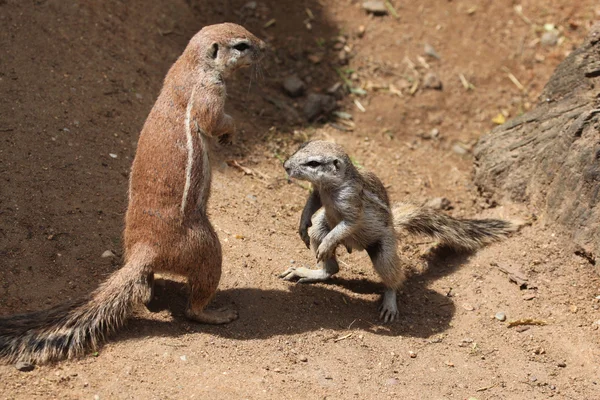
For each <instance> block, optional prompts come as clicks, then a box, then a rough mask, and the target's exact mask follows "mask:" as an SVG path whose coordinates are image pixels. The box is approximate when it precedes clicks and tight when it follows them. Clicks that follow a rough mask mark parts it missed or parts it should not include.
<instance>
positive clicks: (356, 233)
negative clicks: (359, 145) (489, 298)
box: [280, 141, 517, 322]
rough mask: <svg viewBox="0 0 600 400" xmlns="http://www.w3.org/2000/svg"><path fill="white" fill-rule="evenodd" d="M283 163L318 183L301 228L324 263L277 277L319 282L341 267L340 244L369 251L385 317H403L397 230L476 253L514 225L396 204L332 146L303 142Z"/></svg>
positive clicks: (375, 181) (376, 181)
mask: <svg viewBox="0 0 600 400" xmlns="http://www.w3.org/2000/svg"><path fill="white" fill-rule="evenodd" d="M283 166H284V168H285V170H286V172H287V173H288V175H289V176H290V178H296V179H300V180H305V181H308V182H310V183H312V185H313V191H312V192H311V194H310V196H309V197H308V200H307V202H306V205H305V206H304V210H303V211H302V216H301V218H300V228H299V233H300V237H301V238H302V240H303V241H304V243H305V244H306V246H307V247H309V248H312V250H313V251H314V253H315V255H316V257H317V262H320V263H321V264H322V268H321V269H317V270H313V269H308V268H304V267H300V268H296V267H291V268H289V269H288V270H287V271H285V272H284V273H283V274H281V275H280V276H281V277H282V278H284V279H286V280H292V279H298V282H302V283H310V282H321V281H324V280H327V279H329V278H330V277H331V276H333V275H334V274H336V273H337V272H338V271H339V265H338V262H337V260H336V256H335V250H336V248H337V247H338V246H339V245H344V246H345V247H346V248H347V249H348V251H352V250H353V249H354V250H366V251H367V253H368V254H369V257H370V258H371V261H372V262H373V267H374V268H375V271H377V273H378V274H379V276H380V277H381V279H382V280H383V282H384V284H385V286H386V287H387V289H386V291H385V293H384V296H383V302H382V305H381V308H380V311H381V313H380V317H381V318H382V319H383V320H384V321H385V322H388V321H393V320H394V319H395V318H396V317H397V315H398V306H397V304H396V291H397V290H398V289H399V288H400V286H401V285H402V284H403V283H404V281H405V279H406V267H407V262H406V261H404V260H402V259H401V257H400V255H399V254H398V252H397V237H396V230H397V229H405V230H407V231H408V232H410V233H415V234H423V235H427V236H431V237H433V238H435V239H436V240H438V241H439V242H440V244H442V245H446V246H449V247H452V248H454V249H457V250H475V249H477V248H479V247H481V246H483V245H485V244H486V243H489V242H493V241H496V240H499V239H502V238H504V237H505V236H506V235H507V234H508V233H510V232H513V231H515V230H516V229H517V226H516V225H515V224H512V223H511V222H508V221H502V220H496V219H482V220H468V219H457V218H452V217H450V216H447V215H445V214H443V213H441V212H438V211H436V210H434V209H431V208H426V207H419V206H416V205H412V204H408V203H398V204H395V205H394V206H393V207H391V206H390V201H389V198H388V195H387V192H386V190H385V187H384V186H383V183H381V181H380V180H379V178H377V176H376V175H375V174H373V173H371V172H366V171H359V170H358V169H357V168H356V167H355V166H354V165H353V164H352V161H351V160H350V157H348V155H347V154H346V152H345V151H344V149H343V148H342V147H341V146H339V145H337V144H335V143H330V142H325V141H313V142H308V143H305V144H304V145H302V146H301V147H300V149H298V151H297V152H296V153H294V154H293V155H292V156H291V157H290V158H289V159H288V160H287V161H286V162H285V163H284V164H283Z"/></svg>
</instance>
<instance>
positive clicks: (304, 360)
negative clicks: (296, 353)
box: [298, 356, 308, 362]
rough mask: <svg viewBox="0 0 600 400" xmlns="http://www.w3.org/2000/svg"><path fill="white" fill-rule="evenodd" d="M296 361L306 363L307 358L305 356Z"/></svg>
mask: <svg viewBox="0 0 600 400" xmlns="http://www.w3.org/2000/svg"><path fill="white" fill-rule="evenodd" d="M298 360H300V361H302V362H308V357H306V356H300V357H298Z"/></svg>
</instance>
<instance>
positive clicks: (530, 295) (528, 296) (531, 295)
mask: <svg viewBox="0 0 600 400" xmlns="http://www.w3.org/2000/svg"><path fill="white" fill-rule="evenodd" d="M533 299H535V293H526V294H524V295H523V300H525V301H529V300H533Z"/></svg>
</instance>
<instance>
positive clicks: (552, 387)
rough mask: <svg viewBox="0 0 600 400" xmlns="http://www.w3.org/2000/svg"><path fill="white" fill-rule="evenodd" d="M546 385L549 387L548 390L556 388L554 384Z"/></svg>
mask: <svg viewBox="0 0 600 400" xmlns="http://www.w3.org/2000/svg"><path fill="white" fill-rule="evenodd" d="M548 387H549V388H550V390H556V386H554V385H550V386H548Z"/></svg>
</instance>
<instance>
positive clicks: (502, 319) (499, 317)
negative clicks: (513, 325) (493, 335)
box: [495, 311, 506, 321]
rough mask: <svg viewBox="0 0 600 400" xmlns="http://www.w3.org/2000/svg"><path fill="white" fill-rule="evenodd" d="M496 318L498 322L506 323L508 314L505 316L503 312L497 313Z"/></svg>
mask: <svg viewBox="0 0 600 400" xmlns="http://www.w3.org/2000/svg"><path fill="white" fill-rule="evenodd" d="M495 317H496V319H497V320H498V321H506V314H504V313H503V312H502V311H500V312H497V313H496V316H495Z"/></svg>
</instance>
